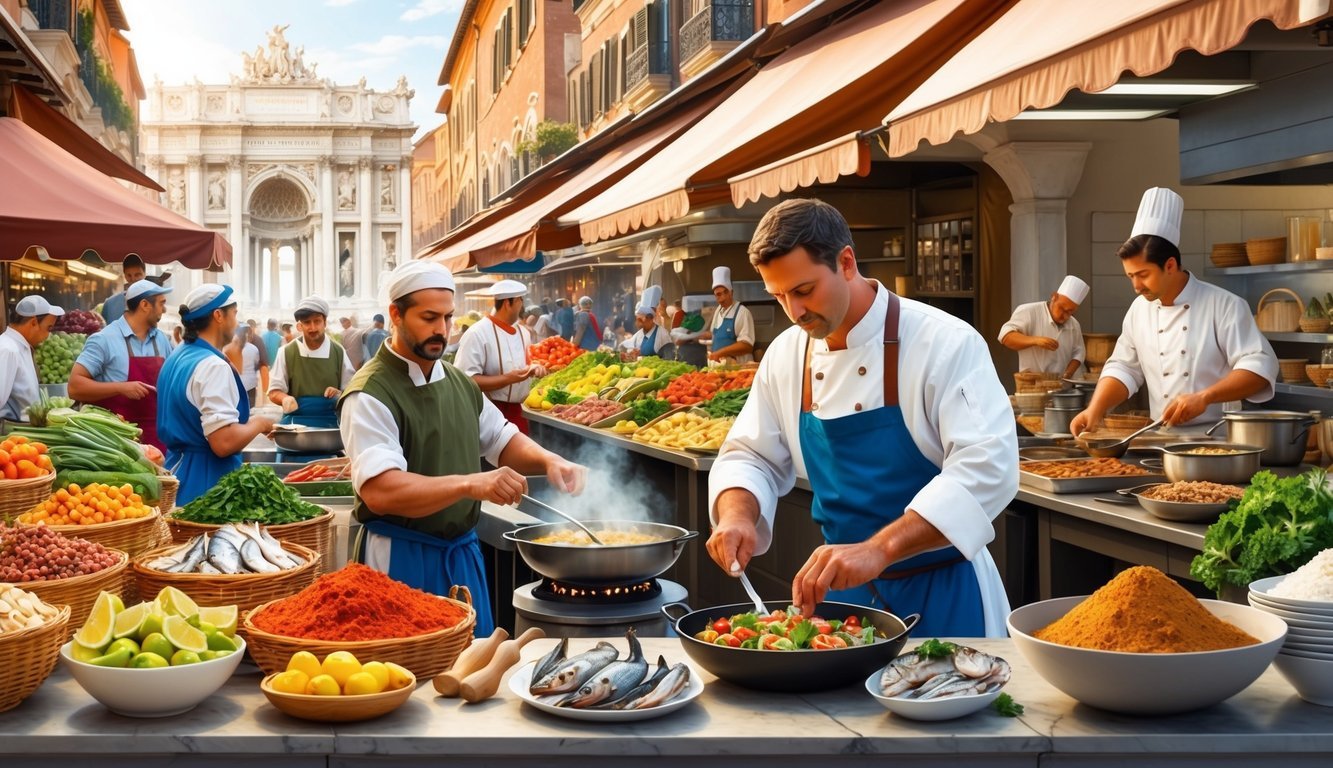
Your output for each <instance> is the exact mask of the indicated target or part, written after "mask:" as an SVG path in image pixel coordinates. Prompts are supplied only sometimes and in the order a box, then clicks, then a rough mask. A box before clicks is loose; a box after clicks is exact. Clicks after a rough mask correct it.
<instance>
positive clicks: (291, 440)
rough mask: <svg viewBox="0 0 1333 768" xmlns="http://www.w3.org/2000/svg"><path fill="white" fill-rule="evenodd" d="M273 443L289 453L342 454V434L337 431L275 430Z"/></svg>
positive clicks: (310, 429) (307, 429) (315, 428)
mask: <svg viewBox="0 0 1333 768" xmlns="http://www.w3.org/2000/svg"><path fill="white" fill-rule="evenodd" d="M273 442H275V443H277V444H278V447H279V448H281V449H282V450H284V451H287V452H288V453H341V452H342V449H343V437H342V433H341V432H340V431H339V430H337V429H320V428H318V427H304V428H300V429H282V428H277V429H274V430H273Z"/></svg>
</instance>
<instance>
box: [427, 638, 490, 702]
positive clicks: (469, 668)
mask: <svg viewBox="0 0 1333 768" xmlns="http://www.w3.org/2000/svg"><path fill="white" fill-rule="evenodd" d="M508 639H509V630H507V629H505V628H504V627H496V628H495V631H494V632H492V633H491V636H490V637H487V638H485V639H482V640H473V641H472V644H471V645H469V646H468V647H467V648H465V649H463V652H462V653H460V654H458V658H457V659H455V660H454V665H453V666H452V667H450V668H449V670H448V671H447V672H441V673H440V674H438V675H436V676H435V680H434V681H433V682H434V684H435V692H436V693H438V694H440V695H441V696H446V697H449V698H454V697H457V696H458V693H459V687H460V686H461V685H462V683H463V678H465V677H467V676H468V675H470V674H472V673H473V672H476V671H477V670H479V669H482V668H484V667H485V666H486V665H487V664H489V663H490V661H491V657H493V656H494V655H495V650H496V649H497V648H499V647H500V644H501V643H503V642H504V641H506V640H508Z"/></svg>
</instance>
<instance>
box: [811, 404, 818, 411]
mask: <svg viewBox="0 0 1333 768" xmlns="http://www.w3.org/2000/svg"><path fill="white" fill-rule="evenodd" d="M810 410H812V411H817V410H819V403H811V404H810Z"/></svg>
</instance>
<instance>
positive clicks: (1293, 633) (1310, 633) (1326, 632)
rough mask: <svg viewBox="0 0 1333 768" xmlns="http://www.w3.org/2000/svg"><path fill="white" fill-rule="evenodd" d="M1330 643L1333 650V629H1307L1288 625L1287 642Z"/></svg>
mask: <svg viewBox="0 0 1333 768" xmlns="http://www.w3.org/2000/svg"><path fill="white" fill-rule="evenodd" d="M1293 640H1295V641H1296V642H1298V643H1328V644H1329V647H1330V648H1333V629H1306V628H1305V627H1293V626H1291V625H1290V624H1288V625H1287V642H1291V641H1293Z"/></svg>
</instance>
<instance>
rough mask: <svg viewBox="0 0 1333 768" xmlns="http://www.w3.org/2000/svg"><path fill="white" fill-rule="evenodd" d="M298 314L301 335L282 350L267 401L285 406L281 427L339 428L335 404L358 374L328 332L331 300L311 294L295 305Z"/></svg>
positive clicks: (339, 345) (279, 353)
mask: <svg viewBox="0 0 1333 768" xmlns="http://www.w3.org/2000/svg"><path fill="white" fill-rule="evenodd" d="M295 316H296V325H297V327H298V328H299V329H300V331H301V335H300V337H298V338H296V339H294V340H292V341H291V342H290V343H288V344H287V345H286V346H284V347H283V348H282V349H280V350H278V357H277V359H276V360H275V361H274V362H273V371H272V372H271V374H270V375H269V384H268V399H269V401H270V402H272V403H273V404H274V405H280V406H282V421H281V422H280V423H282V424H303V425H305V426H307V427H320V428H324V429H333V428H337V426H338V417H337V415H335V414H334V410H333V406H334V404H335V403H336V402H337V400H338V395H339V394H341V393H342V390H343V388H344V387H346V386H347V382H349V381H351V380H352V374H354V373H355V371H353V370H352V364H351V362H350V361H348V359H347V353H346V352H345V351H344V350H343V348H342V345H341V344H339V343H338V342H336V341H334V340H333V339H331V338H329V336H328V333H327V332H326V331H327V324H328V318H329V305H328V302H326V301H324V300H323V299H321V298H320V297H318V296H307V297H306V298H304V299H301V303H300V304H298V305H296V313H295Z"/></svg>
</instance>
